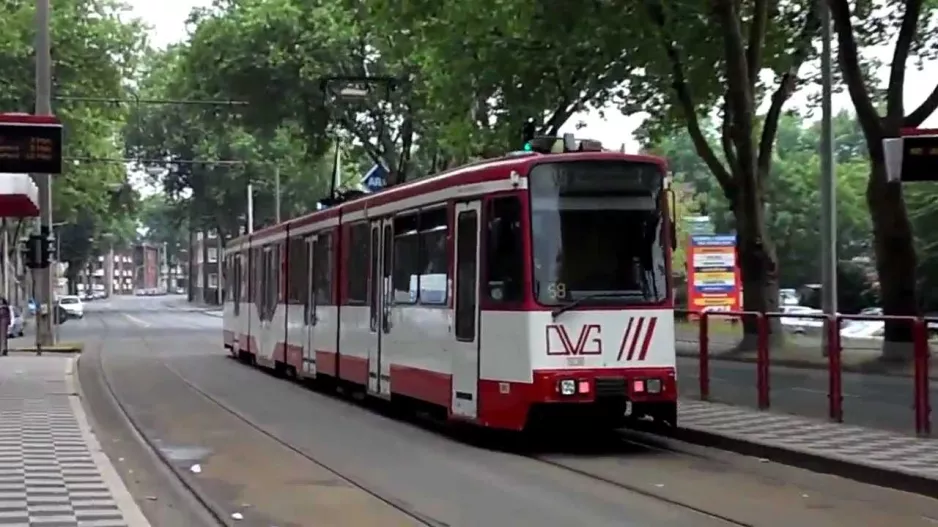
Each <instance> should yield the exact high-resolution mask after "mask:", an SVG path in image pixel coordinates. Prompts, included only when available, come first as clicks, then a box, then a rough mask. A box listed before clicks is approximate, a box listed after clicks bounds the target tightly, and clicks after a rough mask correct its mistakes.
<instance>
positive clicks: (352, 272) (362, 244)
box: [345, 222, 370, 305]
mask: <svg viewBox="0 0 938 527" xmlns="http://www.w3.org/2000/svg"><path fill="white" fill-rule="evenodd" d="M369 235H370V233H369V232H368V224H367V223H364V222H362V223H357V224H355V225H352V226H351V228H349V249H348V261H347V262H346V266H345V273H346V274H345V276H346V277H347V278H346V279H347V280H348V289H347V290H346V294H347V295H348V303H349V304H355V305H365V304H366V303H367V302H368V257H369V255H370V250H369V245H368V238H369Z"/></svg>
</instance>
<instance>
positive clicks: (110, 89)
mask: <svg viewBox="0 0 938 527" xmlns="http://www.w3.org/2000/svg"><path fill="white" fill-rule="evenodd" d="M34 6H35V2H32V1H27V0H11V1H8V2H5V3H4V4H3V6H2V7H0V70H2V71H3V76H2V78H0V111H23V112H31V111H32V110H33V107H34V93H35V91H34V75H35V73H34V61H33V57H34V53H33V39H34V35H35V20H34ZM51 39H52V58H53V78H54V83H53V96H54V100H53V112H54V113H55V114H56V116H57V117H59V119H61V121H62V122H63V124H64V126H65V148H64V150H65V152H64V155H65V156H67V157H69V158H72V160H70V161H69V162H67V163H66V166H65V168H64V171H63V174H62V175H61V176H57V177H55V178H54V182H53V207H54V210H53V219H54V221H55V222H56V223H60V224H61V223H65V225H62V226H61V227H60V228H59V229H58V233H59V236H60V237H61V243H62V253H61V255H60V257H61V258H62V259H63V260H64V261H67V262H68V263H69V264H70V268H71V269H73V270H74V269H78V268H79V267H81V266H82V265H83V263H84V261H85V260H86V259H87V258H88V256H89V255H90V253H91V251H92V250H93V242H92V241H91V240H94V239H95V238H96V237H98V236H99V235H100V233H102V232H104V231H105V230H106V229H107V228H109V226H108V222H109V221H112V220H113V218H115V217H123V218H124V219H127V218H130V215H132V211H131V210H129V209H128V207H127V205H128V200H129V201H132V200H133V196H132V195H129V196H128V195H127V194H126V193H125V192H117V194H118V196H119V199H117V200H115V199H114V198H113V197H112V196H113V195H114V191H115V189H117V190H120V189H121V188H122V186H123V184H124V182H125V179H126V175H125V170H124V167H123V166H122V165H121V164H120V163H98V162H91V161H90V160H91V159H101V158H119V157H121V153H120V152H121V145H120V144H119V143H117V142H116V141H115V138H116V137H117V136H118V133H119V131H120V127H121V125H122V121H123V120H124V118H125V117H126V112H125V110H124V109H122V108H121V107H119V106H114V105H107V104H100V103H88V102H83V101H79V100H75V98H81V97H85V98H88V97H94V98H119V97H122V96H123V94H124V86H123V84H124V82H125V81H126V80H127V79H128V78H129V77H130V76H131V75H132V73H133V71H134V69H135V67H136V57H137V54H138V52H139V49H140V46H141V44H142V42H143V30H142V27H141V26H140V24H139V23H138V22H137V21H135V20H131V21H126V13H125V12H124V8H123V6H122V5H121V4H119V3H118V2H116V1H113V0H61V1H56V2H55V3H54V5H53V9H52V26H51ZM74 158H79V159H82V160H83V161H78V162H76V161H74ZM24 234H25V233H24Z"/></svg>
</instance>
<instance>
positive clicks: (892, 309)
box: [866, 151, 919, 362]
mask: <svg viewBox="0 0 938 527" xmlns="http://www.w3.org/2000/svg"><path fill="white" fill-rule="evenodd" d="M880 153H881V151H880ZM878 154H879V153H877V152H871V155H870V164H871V171H872V173H871V174H870V179H869V183H868V184H867V187H866V203H867V205H868V206H869V209H870V216H871V218H872V220H873V250H874V252H875V254H876V272H877V273H878V274H879V287H880V298H881V302H882V307H883V311H884V313H885V314H887V315H895V316H899V315H902V316H915V315H916V314H918V310H919V305H918V299H917V296H916V293H915V272H916V266H917V260H916V255H915V246H914V244H913V237H912V225H911V223H910V222H909V217H908V214H907V213H906V208H905V199H904V198H903V195H902V186H901V185H900V184H896V183H889V182H888V181H887V180H886V166H885V162H884V160H883V159H882V156H881V155H878ZM912 343H913V330H912V324H911V323H910V322H906V321H891V322H887V323H886V331H885V338H884V341H883V355H882V360H884V361H888V362H902V361H909V360H911V359H912V355H913V345H912Z"/></svg>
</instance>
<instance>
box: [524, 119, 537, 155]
mask: <svg viewBox="0 0 938 527" xmlns="http://www.w3.org/2000/svg"><path fill="white" fill-rule="evenodd" d="M535 133H537V126H536V125H535V124H534V119H532V118H528V120H527V121H525V123H524V126H522V127H521V143H522V144H523V145H524V151H525V152H530V151H531V150H532V148H531V141H532V140H533V139H534V134H535Z"/></svg>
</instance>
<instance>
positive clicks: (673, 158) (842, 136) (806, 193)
mask: <svg viewBox="0 0 938 527" xmlns="http://www.w3.org/2000/svg"><path fill="white" fill-rule="evenodd" d="M834 131H835V136H836V137H837V138H838V140H839V141H840V142H839V143H838V145H837V151H838V155H837V158H838V163H837V165H836V174H837V227H838V231H837V241H838V255H839V258H840V260H842V261H849V260H851V259H853V258H856V257H869V256H871V255H872V247H871V246H870V241H869V240H870V220H869V215H868V214H867V211H866V204H865V198H864V190H865V185H866V176H867V171H868V165H867V161H866V159H865V156H864V154H865V151H864V143H863V139H862V137H861V134H859V133H858V126H857V124H856V120H855V119H854V118H853V117H852V116H851V115H849V114H847V113H841V114H839V115H837V116H836V118H835V119H834ZM819 132H820V130H819V127H818V125H817V124H813V125H808V124H807V123H805V122H804V121H803V120H802V119H801V118H800V117H798V116H795V115H786V116H784V117H783V118H781V119H780V121H779V129H778V145H777V149H776V153H775V155H774V157H773V160H772V177H771V178H769V179H768V181H766V196H767V199H766V204H765V209H766V231H767V232H768V233H769V235H770V236H771V238H772V239H773V240H774V241H775V243H776V247H777V251H778V259H779V260H778V261H779V280H780V282H781V284H782V287H791V288H798V287H801V286H802V285H804V284H807V283H816V282H819V281H820V274H819V273H820V264H819V262H820V258H821V247H820V217H821V210H820V192H819V187H820V166H821V162H820V158H819V156H818V149H817V145H818V144H819ZM851 138H853V142H852V143H851V142H850V139H851ZM689 141H690V139H689V138H688V134H687V133H686V132H676V133H675V134H674V136H672V137H665V138H663V139H662V140H660V141H659V142H658V144H656V145H654V146H653V147H652V149H653V150H654V151H655V152H658V153H660V154H662V155H664V156H666V157H667V158H668V160H669V162H670V164H671V166H672V168H673V169H674V171H675V179H676V180H677V181H678V182H680V183H683V184H684V185H685V186H686V187H689V188H693V189H694V196H690V197H688V198H685V201H687V202H690V203H693V202H694V200H697V201H698V202H699V209H698V210H699V213H701V214H706V215H709V216H710V218H711V221H713V222H714V224H715V225H716V228H717V232H720V233H729V232H734V231H735V230H736V226H735V218H734V216H733V214H732V211H731V210H730V205H729V202H728V201H727V199H726V197H725V196H724V195H723V192H722V190H720V189H719V188H717V187H715V186H714V185H712V183H711V182H712V177H711V176H710V173H709V171H708V169H707V167H706V166H705V165H704V163H703V161H701V160H700V158H699V157H696V156H693V155H687V153H686V152H687V144H688V143H689ZM675 265H677V264H676V263H675Z"/></svg>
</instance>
